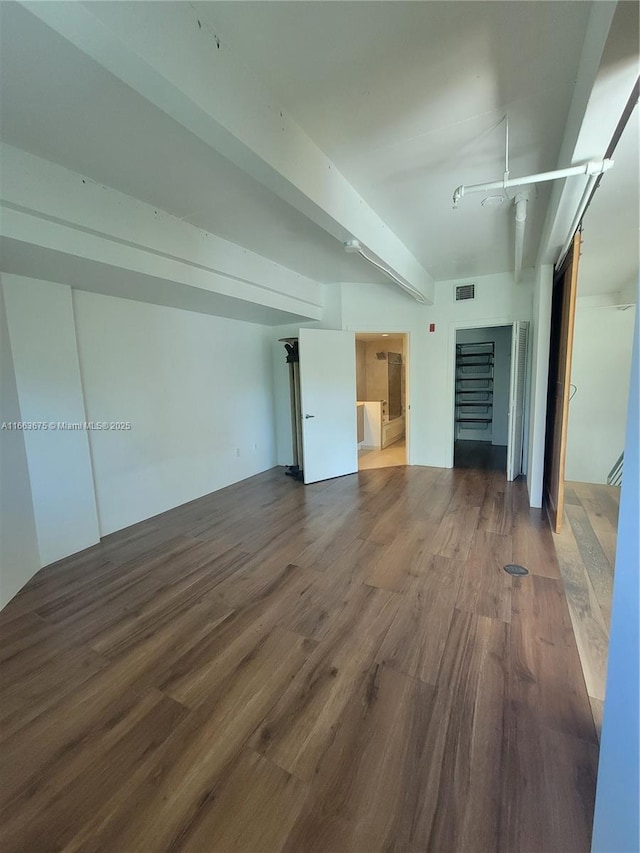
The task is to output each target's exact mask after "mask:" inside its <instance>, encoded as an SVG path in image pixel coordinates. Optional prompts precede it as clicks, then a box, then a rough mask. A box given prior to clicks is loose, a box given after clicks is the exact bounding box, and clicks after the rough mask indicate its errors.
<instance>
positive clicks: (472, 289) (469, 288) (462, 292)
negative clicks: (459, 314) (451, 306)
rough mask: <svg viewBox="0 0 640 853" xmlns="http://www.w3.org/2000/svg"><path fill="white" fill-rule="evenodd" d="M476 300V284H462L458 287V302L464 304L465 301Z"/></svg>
mask: <svg viewBox="0 0 640 853" xmlns="http://www.w3.org/2000/svg"><path fill="white" fill-rule="evenodd" d="M475 298H476V286H475V284H461V285H459V286H458V287H456V302H462V301H463V300H465V299H475Z"/></svg>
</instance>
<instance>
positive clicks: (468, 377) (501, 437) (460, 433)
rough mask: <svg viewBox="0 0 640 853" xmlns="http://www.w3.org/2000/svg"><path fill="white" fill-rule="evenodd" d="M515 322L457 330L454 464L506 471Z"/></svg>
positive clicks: (456, 465)
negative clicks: (512, 343)
mask: <svg viewBox="0 0 640 853" xmlns="http://www.w3.org/2000/svg"><path fill="white" fill-rule="evenodd" d="M511 337H512V327H511V326H489V327H486V328H476V329H458V330H457V332H456V367H455V423H454V431H455V432H454V437H455V441H454V451H453V464H454V467H455V468H476V469H483V470H496V471H504V472H505V473H506V470H507V443H508V432H509V390H510V381H509V380H510V370H511Z"/></svg>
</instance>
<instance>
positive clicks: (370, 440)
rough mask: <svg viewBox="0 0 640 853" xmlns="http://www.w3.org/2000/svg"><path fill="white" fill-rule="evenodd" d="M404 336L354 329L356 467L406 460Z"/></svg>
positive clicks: (398, 463)
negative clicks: (356, 429)
mask: <svg viewBox="0 0 640 853" xmlns="http://www.w3.org/2000/svg"><path fill="white" fill-rule="evenodd" d="M407 354H408V353H407V336H406V335H404V334H398V333H397V332H396V333H392V332H388V333H387V332H376V333H372V332H366V333H365V332H362V333H358V332H356V407H357V415H358V470H359V471H362V470H366V469H369V468H388V467H393V466H396V465H406V464H407V415H408V409H409V407H408V402H407Z"/></svg>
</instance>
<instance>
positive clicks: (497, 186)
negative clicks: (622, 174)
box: [453, 160, 613, 209]
mask: <svg viewBox="0 0 640 853" xmlns="http://www.w3.org/2000/svg"><path fill="white" fill-rule="evenodd" d="M612 166H613V160H589V162H587V163H580V164H579V165H578V166H569V168H567V169H556V170H555V171H553V172H539V173H538V174H536V175H526V176H525V177H523V178H509V179H507V180H505V179H503V180H501V181H491V182H490V183H488V184H472V185H471V186H468V187H466V186H464V185H463V186H459V187H456V189H455V190H454V193H453V207H454V209H455V208H457V207H458V205H459V204H460V200H461V199H462V197H463V196H465V195H468V194H469V193H480V192H487V191H489V190H506V189H508V188H509V187H522V186H524V185H525V184H539V183H542V182H543V181H555V180H557V179H558V178H570V177H571V176H572V175H589V176H595V177H597V176H598V175H601V174H602V173H603V172H606V171H608V170H609V169H610V168H611V167H612Z"/></svg>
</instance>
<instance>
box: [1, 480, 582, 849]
mask: <svg viewBox="0 0 640 853" xmlns="http://www.w3.org/2000/svg"><path fill="white" fill-rule="evenodd" d="M511 561H513V562H519V563H523V564H524V565H526V566H528V568H529V569H530V572H531V574H530V575H529V576H528V577H525V578H512V577H510V576H509V575H507V574H506V573H505V572H504V571H503V569H502V566H503V564H504V563H505V562H511ZM0 639H1V651H0V679H1V685H2V699H3V701H2V706H1V708H0V722H1V725H2V730H1V734H2V785H1V795H2V806H1V809H2V810H1V812H0V825H1V827H2V829H1V832H2V836H1V845H2V850H3V853H10V851H11V853H13V851H15V853H18V851H21V853H22V851H29V853H31V851H53V850H64V851H103V853H104V851H114V853H138V851H140V853H143V852H144V853H155V851H169V850H181V851H198V853H200V851H202V853H232V851H237V853H270V852H271V851H287V853H307V851H309V853H310V851H318V853H375V851H386V853H391V851H394V852H395V853H418V851H434V853H435V852H436V851H437V853H485V851H486V853H494V851H498V853H514V851H519V853H536V852H537V851H539V853H555V851H558V853H570V851H576V853H581V852H582V851H585V853H586V851H588V850H589V847H590V832H591V820H592V812H593V800H594V791H595V774H596V765H597V756H598V747H597V738H596V733H595V729H594V723H593V718H592V715H591V709H590V705H589V698H588V696H587V691H586V688H585V683H584V679H583V677H582V672H581V668H580V661H579V659H578V652H577V649H576V642H575V639H574V635H573V632H572V630H571V622H570V617H569V610H568V607H567V601H566V598H565V594H564V589H563V585H562V581H561V578H560V573H559V570H558V563H557V560H556V556H555V551H554V547H553V542H552V537H551V533H550V530H549V527H548V526H547V525H546V523H545V522H544V520H543V518H542V516H541V514H540V512H538V511H534V510H529V509H528V506H527V499H526V492H525V486H524V484H523V483H518V482H516V483H507V482H506V480H505V477H504V474H502V473H499V472H493V471H473V470H455V469H453V470H443V469H433V468H415V467H414V468H407V467H401V468H387V469H376V470H370V471H363V472H360V473H359V474H357V475H353V476H350V477H344V478H341V479H337V480H333V481H329V482H326V483H318V484H314V485H311V486H303V485H301V484H299V483H296V482H294V481H292V480H291V479H289V478H287V477H285V476H284V474H283V472H282V470H281V469H275V470H273V471H270V472H267V473H265V474H262V475H259V476H257V477H253V478H251V479H250V480H246V481H244V482H243V483H239V484H236V485H234V486H231V487H229V488H227V489H224V490H222V491H220V492H217V493H214V494H212V495H209V496H207V497H204V498H201V499H200V500H197V501H194V502H192V503H190V504H187V505H185V506H182V507H178V508H177V509H174V510H171V511H170V512H167V513H164V514H163V515H161V516H158V517H156V518H153V519H150V520H148V521H145V522H143V523H141V524H138V525H135V526H134V527H131V528H128V529H127V530H124V531H121V532H118V533H115V534H112V535H111V536H108V537H106V538H105V539H104V540H103V541H102V542H101V543H100V544H99V545H97V546H95V547H93V548H90V549H89V550H87V551H84V552H82V553H81V554H78V555H75V556H73V557H70V558H68V559H66V560H63V561H61V562H60V563H58V564H56V565H53V566H50V567H48V568H46V569H43V570H42V571H41V572H39V573H38V574H37V575H36V577H35V578H33V580H32V581H31V582H30V583H29V584H28V585H27V586H26V587H25V589H24V590H23V591H22V592H21V593H20V594H19V595H18V596H17V597H16V598H15V599H14V600H13V601H12V602H11V603H10V604H9V605H8V606H7V607H6V608H5V610H4V611H3V612H2V614H0Z"/></svg>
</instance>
